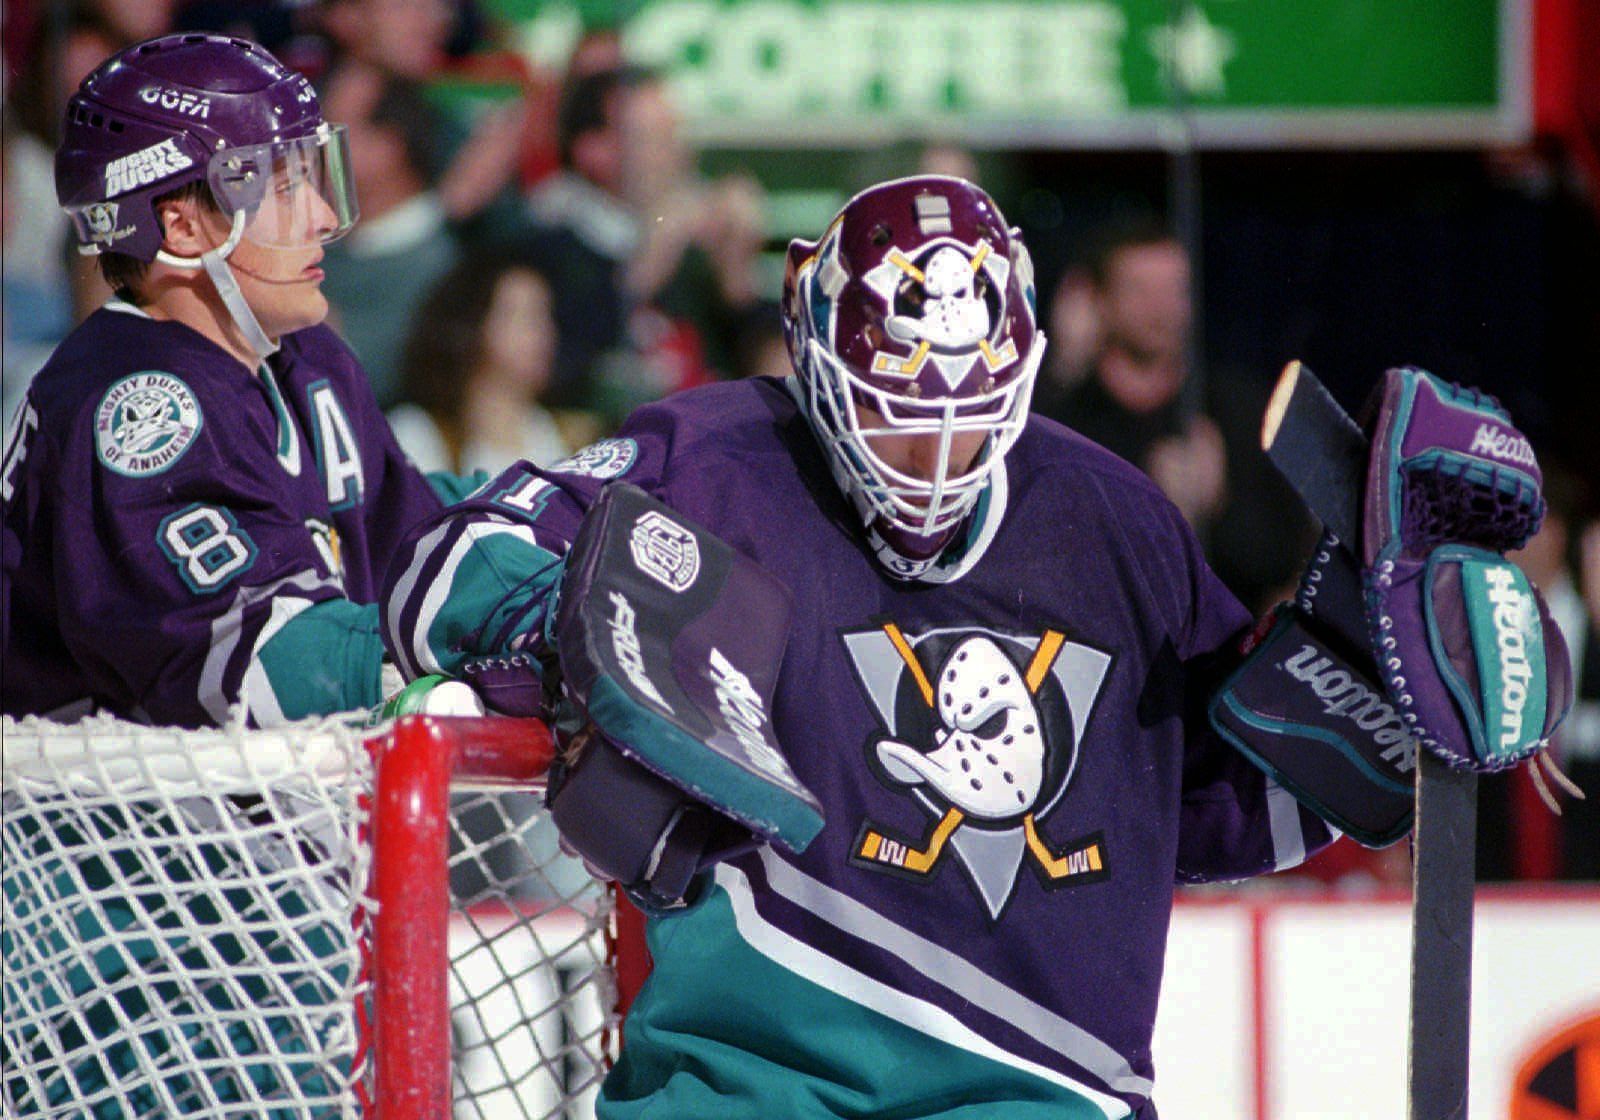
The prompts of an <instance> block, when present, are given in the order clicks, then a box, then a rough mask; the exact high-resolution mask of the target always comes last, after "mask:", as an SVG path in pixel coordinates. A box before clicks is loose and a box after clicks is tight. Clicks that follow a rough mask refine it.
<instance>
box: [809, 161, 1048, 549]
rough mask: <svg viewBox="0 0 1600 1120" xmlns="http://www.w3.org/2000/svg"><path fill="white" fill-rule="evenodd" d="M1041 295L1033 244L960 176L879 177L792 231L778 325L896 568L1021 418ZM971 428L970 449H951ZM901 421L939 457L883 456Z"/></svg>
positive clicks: (954, 509)
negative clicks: (804, 233) (913, 467)
mask: <svg viewBox="0 0 1600 1120" xmlns="http://www.w3.org/2000/svg"><path fill="white" fill-rule="evenodd" d="M1034 304H1035V299H1034V291H1033V265H1032V262H1031V260H1030V258H1029V256H1028V251H1027V249H1026V248H1025V247H1024V246H1023V244H1022V242H1021V240H1020V239H1019V238H1018V237H1017V235H1016V233H1015V231H1013V230H1010V229H1009V228H1008V227H1007V226H1006V224H1005V220H1004V218H1003V217H1002V216H1001V214H1000V211H999V208H998V207H996V206H995V204H994V201H993V200H992V199H990V198H989V196H988V195H986V194H985V193H984V192H983V191H981V190H979V189H978V188H977V187H975V186H973V185H972V184H971V183H968V182H966V181H964V180H961V179H954V178H947V177H944V176H933V175H928V176H918V177H915V178H908V179H898V180H895V181H893V182H889V183H884V184H881V185H879V186H876V187H873V188H871V189H869V190H866V191H863V192H862V193H861V194H859V195H857V196H856V197H855V198H853V199H851V200H850V202H848V203H847V204H846V205H845V207H844V209H843V210H841V211H840V212H839V215H838V216H837V217H836V218H835V219H834V220H833V222H832V224H831V225H829V227H828V230H827V232H826V233H824V234H823V236H822V239H821V241H819V242H817V243H814V244H813V243H811V242H805V241H795V242H793V243H792V244H791V245H790V247H789V258H788V267H787V269H786V275H785V278H784V294H783V319H784V333H785V337H786V338H787V340H788V344H789V354H790V358H791V359H792V361H793V363H794V367H795V370H796V372H797V373H798V374H799V379H800V384H801V387H802V398H803V403H804V406H805V409H806V412H807V414H808V416H809V418H810V421H811V424H812V427H813V429H814V430H815V432H816V434H817V437H818V439H819V440H820V441H821V443H822V447H823V450H824V452H825V454H826V456H827V459H828V462H829V465H830V467H831V468H832V470H833V474H834V478H835V480H836V481H837V482H838V484H839V486H840V487H841V488H842V489H843V490H844V492H845V494H846V495H847V496H848V497H849V498H850V499H851V501H852V502H853V503H854V505H855V506H856V509H857V511H858V512H859V514H860V515H861V517H862V520H863V522H864V523H865V525H866V527H867V530H868V536H869V539H870V540H871V543H872V544H873V546H874V551H875V552H876V553H877V554H878V556H879V559H880V560H881V561H884V562H885V564H886V566H887V567H888V568H889V570H890V571H891V572H892V573H893V574H895V575H898V576H902V577H907V578H915V577H916V576H917V575H919V574H921V572H923V571H926V570H927V568H928V567H929V566H931V564H932V562H933V561H934V560H935V559H937V557H938V556H939V554H940V553H941V552H942V551H943V550H944V549H945V547H946V546H947V545H949V544H950V542H951V541H952V540H953V539H954V538H955V536H956V534H957V532H958V531H959V530H960V528H961V527H962V524H963V523H964V522H965V521H966V519H967V517H968V515H969V514H970V513H971V512H972V510H973V508H974V507H975V506H976V505H977V502H978V499H979V497H980V496H981V495H982V493H983V492H984V489H985V488H986V487H987V486H988V485H989V480H990V478H991V476H992V475H993V473H994V472H995V470H996V469H997V468H998V467H999V466H1000V463H1001V461H1002V460H1003V459H1004V457H1005V454H1006V452H1007V451H1008V450H1009V449H1010V447H1011V445H1012V444H1013V443H1014V442H1015V441H1016V439H1017V437H1018V436H1019V435H1020V434H1021V432H1022V427H1023V425H1024V424H1025V423H1026V421H1027V418H1028V404H1029V400H1030V399H1031V397H1032V394H1033V383H1034V378H1035V376H1036V374H1037V372H1038V369H1039V362H1040V359H1041V358H1042V357H1043V354H1044V335H1043V334H1042V333H1040V332H1039V330H1038V328H1037V325H1036V322H1035V307H1034ZM973 434H981V435H982V436H984V437H985V438H984V439H983V441H982V445H981V447H980V448H979V449H978V451H977V453H976V455H975V456H974V457H973V458H972V460H971V462H970V463H962V462H953V461H952V456H951V451H952V448H953V447H956V446H957V445H958V444H960V443H965V444H968V445H970V442H971V436H972V435H973ZM905 436H919V437H933V438H936V439H937V441H938V443H937V448H938V451H937V455H936V456H934V466H933V467H932V469H931V470H927V471H922V472H918V473H909V472H907V471H906V470H904V469H900V468H897V467H896V466H895V465H893V464H892V463H891V462H890V461H889V460H888V458H886V456H885V455H884V454H883V448H884V446H885V445H886V444H887V442H888V441H890V440H892V439H894V438H895V437H905ZM875 445H876V446H875ZM886 549H887V551H886Z"/></svg>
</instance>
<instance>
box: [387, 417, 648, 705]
mask: <svg viewBox="0 0 1600 1120" xmlns="http://www.w3.org/2000/svg"><path fill="white" fill-rule="evenodd" d="M672 445H673V425H672V422H671V419H670V417H669V416H667V415H666V414H664V413H663V412H662V411H660V410H653V409H649V408H646V409H641V410H640V411H639V412H637V413H635V414H634V416H633V417H632V418H631V419H630V420H629V422H628V423H627V424H626V425H625V426H624V427H623V429H622V430H621V431H620V432H619V434H618V435H617V436H616V437H614V438H611V439H605V440H601V441H599V442H598V443H594V444H591V445H589V446H588V447H585V448H583V449H582V450H580V451H578V452H577V453H576V454H574V455H573V456H571V457H570V458H568V459H565V460H563V461H562V462H559V463H555V464H552V465H551V466H549V467H547V468H539V467H536V466H534V465H533V464H531V463H528V462H526V461H524V462H520V463H517V464H516V465H515V466H513V467H511V468H510V469H509V470H507V471H505V472H504V473H503V474H501V475H500V476H499V477H498V478H495V479H493V480H491V481H490V482H489V483H488V484H487V485H484V486H482V487H480V488H479V489H478V490H477V491H476V492H475V493H474V494H473V495H472V496H470V497H469V498H467V499H466V500H465V501H462V502H460V503H458V504H456V505H454V506H451V507H450V508H448V509H446V510H445V511H444V512H443V513H441V514H439V515H437V516H435V517H433V518H430V519H428V520H426V521H424V522H423V523H422V524H420V525H418V526H416V527H414V528H413V529H412V531H411V532H410V533H409V534H408V535H407V539H406V541H405V543H404V544H403V545H402V546H401V547H400V549H399V550H398V552H397V554H396V556H395V559H394V561H393V562H392V563H391V564H390V567H389V572H388V577H387V579H386V580H385V584H384V590H383V595H382V598H381V600H380V602H381V604H382V613H383V640H384V643H385V645H386V646H387V647H388V649H389V653H390V656H391V657H392V658H393V659H394V661H395V663H396V664H397V665H399V666H400V668H401V670H402V672H404V673H405V675H406V676H408V677H413V678H414V677H418V676H422V675H424V674H427V673H444V674H446V675H455V674H456V673H457V672H458V671H459V670H460V668H461V666H462V664H463V663H464V662H466V661H468V660H470V659H472V658H474V657H479V656H489V655H498V654H504V653H513V652H526V653H531V654H534V655H535V656H537V655H538V654H539V653H540V652H541V651H542V650H543V649H544V648H545V643H546V642H547V641H548V640H549V639H550V638H551V637H552V635H551V633H550V632H549V627H550V626H551V625H552V623H553V617H554V609H553V608H554V601H553V600H554V594H555V592H556V589H557V588H558V587H559V584H560V580H561V575H562V572H563V570H564V568H563V565H564V563H565V558H566V554H567V550H568V549H569V548H570V547H571V545H572V542H573V541H574V540H575V539H576V538H577V535H578V528H579V526H580V525H581V524H582V522H583V517H584V514H585V513H586V512H587V511H588V509H589V507H590V506H591V505H592V504H593V503H594V501H595V499H596V498H598V497H599V494H600V491H601V489H602V488H603V487H604V486H605V485H607V484H608V483H610V482H612V481H616V480H621V481H624V482H628V483H631V484H632V485H635V486H638V487H639V488H640V489H642V490H645V491H646V492H648V493H651V494H653V495H655V496H657V497H661V498H663V499H664V500H669V499H668V498H667V495H666V494H665V490H666V483H665V479H666V476H667V473H668V465H669V460H670V458H671V455H672Z"/></svg>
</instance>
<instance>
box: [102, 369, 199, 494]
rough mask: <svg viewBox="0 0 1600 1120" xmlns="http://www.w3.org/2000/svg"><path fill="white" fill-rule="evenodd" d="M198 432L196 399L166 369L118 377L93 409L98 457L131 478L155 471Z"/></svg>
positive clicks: (174, 457)
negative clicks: (118, 379) (119, 379)
mask: <svg viewBox="0 0 1600 1120" xmlns="http://www.w3.org/2000/svg"><path fill="white" fill-rule="evenodd" d="M199 434H200V402H199V401H198V400H196V399H195V395H194V393H192V392H190V390H189V386H187V385H185V384H184V383H183V382H182V381H180V380H178V378H176V377H174V376H172V374H170V373H162V372H161V371H159V370H145V371H144V372H142V373H135V374H130V375H129V376H127V377H124V378H123V379H122V380H121V381H118V382H117V383H116V384H115V385H113V386H111V388H110V389H107V390H106V395H105V396H104V397H102V398H101V400H100V407H99V408H98V409H97V410H96V411H95V417H94V441H95V450H96V452H97V453H98V454H99V456H100V461H101V462H102V463H104V464H105V465H106V466H108V467H110V468H111V469H112V470H114V471H116V472H117V473H118V474H123V475H127V476H129V477H130V478H140V477H143V476H145V475H151V474H159V473H161V472H162V471H164V470H166V469H167V468H168V467H170V466H172V464H174V463H176V462H177V461H178V459H179V457H180V456H182V455H183V453H184V452H185V451H187V450H188V449H189V446H190V444H192V443H194V439H195V436H197V435H199Z"/></svg>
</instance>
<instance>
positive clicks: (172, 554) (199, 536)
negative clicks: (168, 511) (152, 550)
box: [158, 505, 256, 594]
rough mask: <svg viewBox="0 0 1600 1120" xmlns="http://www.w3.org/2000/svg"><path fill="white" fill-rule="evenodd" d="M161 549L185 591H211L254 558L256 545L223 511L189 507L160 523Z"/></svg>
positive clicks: (231, 517) (248, 564) (227, 513)
mask: <svg viewBox="0 0 1600 1120" xmlns="http://www.w3.org/2000/svg"><path fill="white" fill-rule="evenodd" d="M158 540H159V543H160V544H161V550H162V551H163V552H165V553H166V554H167V559H169V560H171V561H172V562H173V563H174V564H176V565H177V566H178V574H179V575H180V576H182V577H183V582H184V583H186V584H188V585H189V590H191V591H194V592H196V593H197V594H198V593H203V592H207V591H215V590H217V588H219V587H221V586H222V585H223V584H225V583H227V582H228V581H229V580H230V579H232V578H233V577H234V576H236V575H238V574H239V573H240V572H242V571H244V570H245V569H247V568H248V567H250V565H251V564H252V563H254V561H255V558H256V546H255V544H254V543H253V542H252V541H251V540H250V537H249V535H248V534H246V533H245V531H244V530H243V529H241V528H239V523H238V522H237V521H235V520H234V519H233V515H232V514H231V513H229V512H228V511H226V510H221V509H217V508H215V507H213V506H200V505H196V506H190V507H189V508H187V509H182V510H179V511H178V512H177V513H174V514H172V515H171V516H170V517H168V518H167V519H166V520H164V521H162V522H161V529H160V531H159V534H158Z"/></svg>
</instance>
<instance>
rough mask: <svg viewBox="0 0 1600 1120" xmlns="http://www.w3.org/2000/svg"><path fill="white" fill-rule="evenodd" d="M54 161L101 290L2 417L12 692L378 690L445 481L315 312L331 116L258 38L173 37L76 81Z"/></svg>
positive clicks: (212, 699) (148, 705)
mask: <svg viewBox="0 0 1600 1120" xmlns="http://www.w3.org/2000/svg"><path fill="white" fill-rule="evenodd" d="M56 187H57V192H58V195H59V197H60V201H61V204H62V206H63V207H64V208H65V209H66V211H67V213H68V215H69V216H70V217H71V220H72V226H73V230H74V232H75V234H76V238H77V242H78V246H79V251H80V252H82V253H84V254H90V255H95V256H97V258H98V260H99V263H100V266H101V269H102V271H103V273H104V274H105V276H106V278H107V280H108V281H109V282H110V283H111V285H112V287H113V288H114V289H115V290H116V297H115V298H114V299H113V300H111V301H110V302H109V303H107V304H106V305H105V306H104V307H103V308H101V309H100V310H98V311H96V312H95V313H94V314H92V315H91V316H90V317H89V318H88V319H87V320H86V321H85V322H84V323H83V324H82V325H81V326H80V327H78V328H77V329H76V330H75V331H74V332H73V333H72V334H71V335H70V336H68V338H67V339H66V340H65V341H63V342H62V344H61V345H60V347H59V348H58V349H57V350H56V352H55V354H54V356H53V357H52V358H51V360H50V362H49V363H48V364H47V365H46V366H45V368H44V369H43V370H42V371H41V372H40V373H39V375H38V376H37V378H36V379H35V380H34V382H33V384H32V386H31V387H30V389H29V391H28V394H27V396H26V398H25V400H24V402H23V404H22V406H21V408H20V410H19V412H18V413H17V416H16V417H15V420H14V423H13V429H12V433H13V434H12V436H11V439H10V445H9V446H8V447H7V449H6V452H5V461H4V475H3V481H4V500H5V510H4V564H3V569H0V634H3V647H4V657H5V666H6V671H5V678H4V685H3V690H0V697H3V704H0V707H3V710H4V711H5V712H6V713H7V714H10V715H26V714H39V715H50V716H53V717H57V718H70V717H71V716H73V715H76V714H81V713H82V712H84V711H87V710H90V709H100V710H105V711H109V712H112V713H115V714H117V715H120V716H125V717H129V718H133V719H136V720H141V721H148V722H153V723H163V724H180V725H184V726H199V725H206V724H218V723H222V722H224V721H225V720H226V719H227V718H228V715H229V711H230V709H232V708H234V707H235V706H236V705H239V706H242V708H243V711H244V712H245V714H246V715H247V716H248V718H249V719H250V721H251V722H252V723H256V724H268V723H274V722H279V721H282V720H284V719H286V718H294V717H299V716H305V715H309V714H314V713H327V712H334V711H343V710H347V709H353V708H360V707H366V706H370V705H372V704H374V703H375V702H376V701H378V700H379V699H380V684H379V677H380V665H381V663H382V657H383V649H382V645H381V643H380V641H379V639H378V634H377V608H376V606H375V605H374V600H375V599H376V596H377V591H378V584H379V580H380V579H381V577H382V572H383V567H382V565H383V560H384V558H385V557H386V556H387V555H388V554H389V552H390V551H391V550H392V549H393V548H394V547H395V546H396V545H397V543H398V541H399V535H400V533H401V531H402V530H403V529H404V528H405V527H406V526H407V525H408V524H410V523H411V522H413V521H415V520H417V519H418V518H419V517H421V516H423V515H425V514H428V513H432V512H434V511H436V510H438V509H439V508H440V506H441V500H440V497H439V496H438V495H436V494H435V492H434V490H433V489H432V488H430V485H429V482H428V480H426V479H424V478H423V476H422V475H421V474H419V473H418V472H417V471H416V470H415V469H414V468H413V467H412V466H411V465H410V464H409V463H408V461H407V460H406V459H405V457H404V456H403V454H402V453H401V451H400V450H399V447H398V445H397V444H396V443H395V441H394V439H393V437H392V435H391V434H390V432H389V429H388V427H387V425H386V424H385V422H384V419H383V417H382V415H381V413H380V412H379V411H378V409H377V406H376V404H375V403H374V401H373V397H372V392H371V390H370V389H369V387H368V383H367V379H366V376H365V374H364V372H363V371H362V368H361V366H360V365H359V363H358V362H357V360H356V358H355V356H354V355H353V354H352V352H351V351H350V350H349V349H348V348H347V347H346V346H345V345H344V344H343V343H342V342H341V341H340V340H339V338H338V337H337V336H336V335H335V334H334V332H333V331H332V330H330V329H329V328H328V327H327V326H324V325H322V320H323V318H324V317H325V316H326V314H327V311H328V305H327V302H326V300H325V299H324V298H323V296H322V293H321V291H320V283H321V280H322V272H321V270H320V269H319V268H318V262H319V261H320V260H321V259H322V246H323V245H324V244H326V243H327V242H329V241H332V240H333V239H335V238H337V237H339V236H341V235H342V234H344V233H345V232H347V231H348V230H349V229H350V227H351V225H352V224H353V223H354V222H355V220H356V198H355V187H354V184H353V183H352V182H351V180H350V177H349V160H348V155H347V151H346V143H345V133H344V129H343V128H342V127H341V126H338V125H334V124H330V123H328V122H326V121H324V120H323V118H322V113H321V110H320V109H319V107H318V103H317V97H316V94H315V93H314V92H313V90H312V88H311V86H310V84H309V83H308V82H307V81H306V80H305V79H304V78H303V77H302V76H300V75H298V74H296V73H294V72H292V71H290V70H288V69H286V68H285V67H283V66H282V65H281V64H280V63H279V62H278V61H277V60H276V59H274V58H273V57H272V56H271V55H270V54H268V53H267V52H266V51H264V50H263V49H261V48H260V47H258V46H256V45H254V44H252V43H249V42H246V41H244V40H240V39H235V38H225V37H222V36H213V35H198V34H184V35H171V36H167V37H164V38H159V39H155V40H152V41H150V42H146V43H141V44H139V45H136V46H133V47H130V48H128V49H126V50H124V51H121V52H120V53H118V54H117V55H115V56H113V57H112V58H111V59H109V60H107V61H106V62H105V63H104V64H103V65H102V66H100V67H99V68H98V69H97V70H95V71H94V72H93V73H92V74H90V75H89V76H88V77H87V78H85V79H84V81H83V83H82V85H81V86H80V88H79V90H78V92H77V93H76V94H75V95H74V96H73V97H72V99H71V101H70V102H69V104H68V107H67V114H66V122H65V130H64V136H63V139H62V142H61V146H60V149H59V151H58V152H57V155H56ZM440 486H441V487H442V488H445V489H448V482H447V481H446V480H441V481H440Z"/></svg>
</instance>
